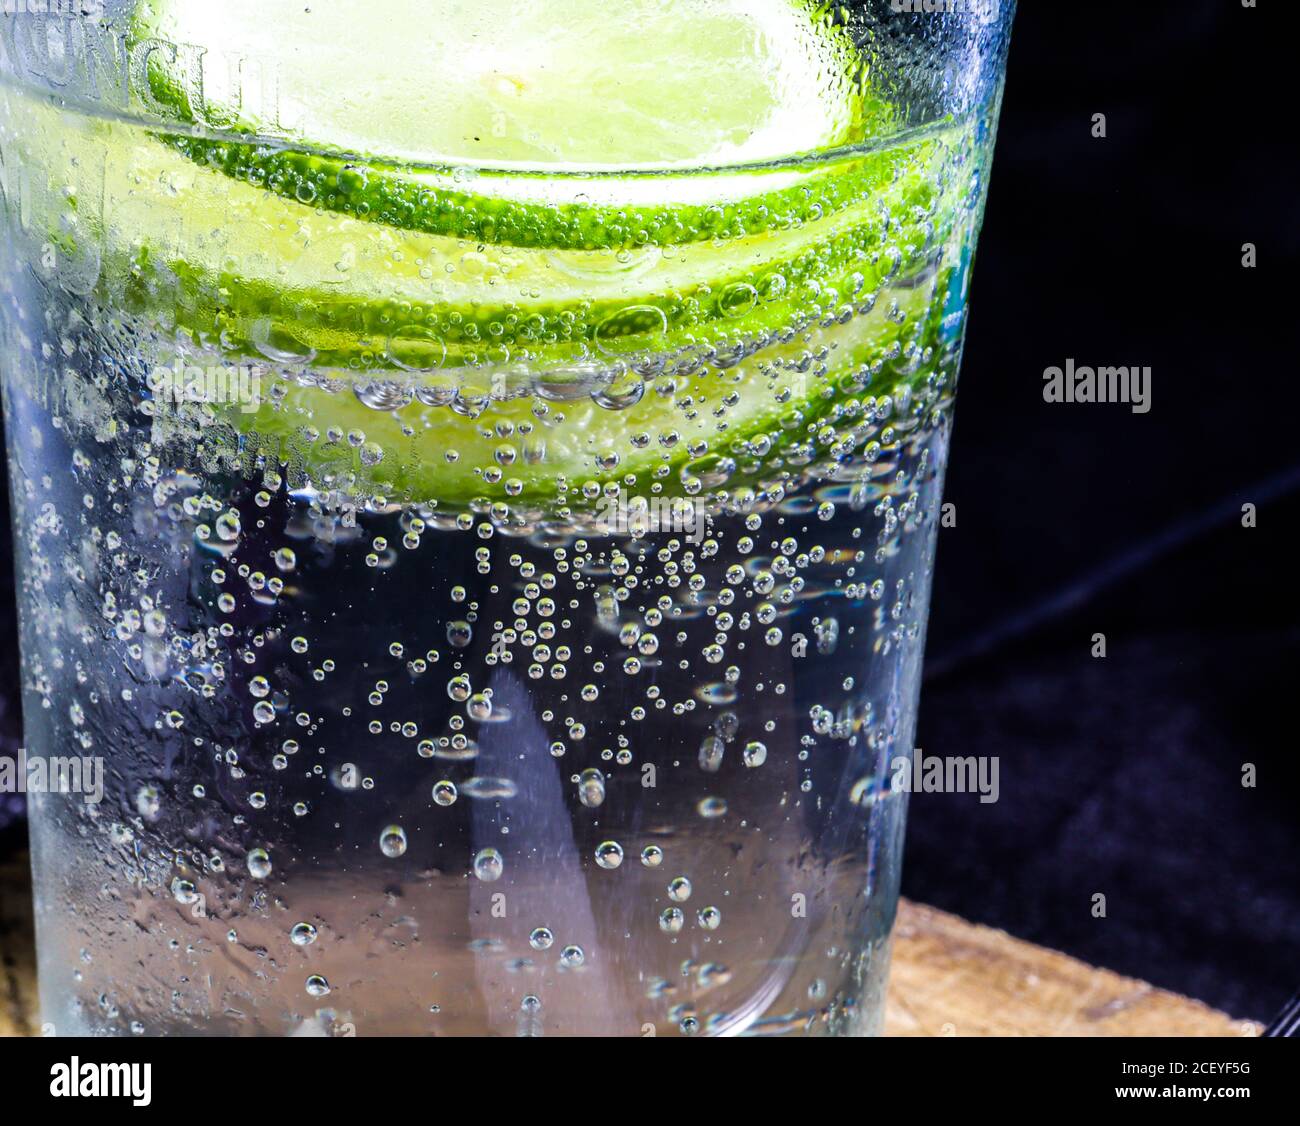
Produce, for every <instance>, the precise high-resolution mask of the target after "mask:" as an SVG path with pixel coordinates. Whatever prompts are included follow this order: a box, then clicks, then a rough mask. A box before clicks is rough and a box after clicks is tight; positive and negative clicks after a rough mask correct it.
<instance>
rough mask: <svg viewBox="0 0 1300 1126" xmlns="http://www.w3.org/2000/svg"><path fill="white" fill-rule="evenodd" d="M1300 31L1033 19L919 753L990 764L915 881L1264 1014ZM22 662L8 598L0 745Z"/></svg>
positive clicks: (1058, 941) (1129, 10)
mask: <svg viewBox="0 0 1300 1126" xmlns="http://www.w3.org/2000/svg"><path fill="white" fill-rule="evenodd" d="M1283 12H1285V16H1284V15H1283ZM1287 17H1290V18H1287ZM1295 23H1296V21H1295V19H1294V12H1292V11H1291V10H1290V5H1289V4H1283V3H1282V2H1281V0H1260V7H1259V8H1258V9H1254V10H1252V9H1244V8H1243V7H1242V6H1241V0H1178V2H1168V3H1133V2H1119V0H1114V2H1106V0H1094V2H1092V3H1088V4H1070V5H1066V4H1061V3H1053V2H1049V0H1021V4H1020V11H1019V15H1018V16H1017V22H1016V27H1015V31H1014V34H1013V37H1012V46H1011V60H1010V68H1009V76H1008V79H1007V94H1006V100H1005V103H1004V108H1003V116H1002V125H1001V131H1000V135H999V140H998V147H997V152H996V155H995V159H994V172H993V179H992V185H991V193H990V197H989V203H988V211H987V217H986V221H985V228H984V234H983V237H982V241H981V250H980V254H979V265H978V268H977V269H976V271H975V283H974V289H973V298H972V316H971V321H970V334H969V340H968V345H967V350H966V359H965V364H964V374H963V376H962V392H961V396H960V408H959V410H958V423H957V428H956V438H955V442H954V448H953V452H952V469H951V471H950V473H949V477H948V488H947V499H948V500H950V501H952V502H954V503H955V505H956V513H957V524H956V526H955V527H952V528H946V529H943V530H942V531H941V532H940V541H939V556H938V572H937V575H936V578H935V589H934V609H933V614H932V622H931V627H930V641H929V650H928V652H929V660H928V663H927V679H926V683H925V688H924V690H923V694H922V708H921V721H920V729H919V733H918V736H917V743H918V745H919V746H920V747H921V748H922V749H923V750H924V751H925V753H927V754H939V755H949V754H952V755H957V754H960V755H968V754H978V755H996V756H998V757H999V760H1000V766H1001V777H1000V784H1001V796H1000V800H999V801H998V802H997V803H996V804H991V805H981V804H979V803H978V801H977V800H976V798H975V796H973V795H972V796H962V795H926V794H922V795H916V796H914V798H913V805H912V812H911V815H910V826H909V831H908V844H907V853H906V860H905V874H904V881H903V882H904V892H905V893H906V894H908V895H910V896H912V897H914V898H917V899H920V900H924V901H926V902H928V903H932V904H935V905H936V906H939V907H943V908H947V909H949V910H952V911H956V912H958V913H960V914H961V915H963V916H965V917H967V918H969V919H972V920H976V921H979V922H985V923H990V924H994V925H996V926H1000V927H1005V928H1006V929H1008V930H1009V931H1011V932H1012V933H1013V934H1016V935H1019V936H1021V937H1024V938H1027V939H1030V940H1032V941H1034V942H1038V943H1042V944H1045V945H1047V946H1051V947H1055V948H1057V949H1061V950H1064V951H1066V952H1068V953H1070V954H1073V955H1076V956H1078V957H1081V958H1084V959H1086V960H1088V961H1090V962H1094V963H1097V964H1101V965H1105V966H1108V967H1111V968H1113V969H1115V970H1118V971H1120V972H1122V973H1127V974H1131V975H1134V976H1137V977H1141V978H1143V979H1146V980H1148V981H1151V982H1154V983H1155V984H1157V985H1161V986H1164V987H1167V988H1171V989H1175V990H1178V991H1180V992H1183V993H1187V994H1190V995H1192V996H1195V997H1199V998H1201V999H1203V1000H1205V1001H1207V1002H1209V1003H1211V1004H1213V1005H1215V1006H1217V1007H1220V1008H1223V1009H1225V1010H1227V1011H1228V1012H1229V1013H1231V1014H1233V1015H1235V1016H1242V1017H1253V1018H1256V1019H1268V1018H1269V1017H1270V1016H1271V1015H1272V1014H1273V1012H1274V1011H1275V1010H1276V1009H1277V1008H1279V1007H1280V1006H1281V1005H1282V1003H1283V1002H1284V1001H1285V999H1286V997H1287V996H1288V995H1289V994H1290V992H1291V991H1292V990H1293V989H1294V988H1295V987H1297V986H1300V765H1297V756H1298V755H1300V745H1298V743H1300V740H1298V739H1297V735H1296V715H1297V708H1296V702H1297V697H1300V693H1297V690H1296V684H1295V679H1296V673H1297V671H1298V666H1297V662H1296V655H1297V651H1298V649H1300V644H1298V643H1300V614H1298V613H1297V611H1298V610H1300V605H1298V602H1300V597H1298V596H1297V584H1296V581H1295V574H1296V567H1295V557H1294V556H1293V555H1292V554H1291V553H1290V552H1289V551H1288V550H1287V545H1288V544H1289V543H1290V542H1291V541H1292V540H1293V539H1294V537H1292V536H1290V535H1289V534H1288V533H1289V532H1290V530H1291V528H1292V527H1293V526H1294V525H1295V523H1296V521H1297V519H1300V454H1298V453H1297V450H1296V441H1295V427H1296V425H1297V423H1296V417H1297V412H1296V407H1297V405H1300V394H1297V392H1296V389H1295V380H1296V376H1297V372H1296V367H1297V364H1296V352H1295V343H1294V328H1295V319H1296V312H1295V311H1294V310H1291V311H1288V310H1286V309H1285V307H1284V306H1285V304H1286V303H1287V302H1290V303H1291V304H1292V305H1294V303H1295V300H1296V297H1297V287H1296V283H1295V278H1296V276H1297V275H1296V273H1295V267H1296V263H1297V259H1298V258H1300V253H1298V249H1300V211H1298V209H1297V201H1296V194H1297V183H1298V181H1297V177H1296V175H1295V173H1296V171H1297V161H1296V154H1297V142H1296V139H1295V135H1294V127H1293V126H1292V125H1291V124H1290V123H1289V118H1290V116H1291V106H1292V104H1293V103H1294V100H1295V99H1294V95H1293V94H1290V93H1287V94H1282V93H1281V92H1280V89H1281V86H1282V82H1283V81H1291V80H1293V79H1294V71H1295V68H1296V63H1295V60H1294V58H1293V57H1282V50H1283V49H1284V48H1285V46H1286V44H1288V43H1294V41H1295V31H1296V28H1295V27H1294V26H1292V25H1294V24H1295ZM1284 25H1285V26H1284ZM1271 46H1276V47H1277V49H1278V56H1279V57H1277V58H1273V57H1272V52H1271V50H1270V47H1271ZM1094 113H1104V114H1106V117H1107V127H1108V136H1107V137H1106V138H1105V139H1104V140H1098V139H1094V138H1093V137H1092V136H1091V128H1092V121H1091V118H1092V115H1093V114H1094ZM1246 242H1253V243H1255V244H1256V245H1257V247H1258V254H1259V266H1258V268H1257V269H1254V270H1246V269H1243V268H1242V266H1241V257H1242V244H1243V243H1246ZM1067 357H1073V358H1074V359H1075V360H1076V361H1077V362H1078V363H1080V364H1088V365H1091V366H1097V365H1149V366H1150V367H1151V368H1152V369H1153V375H1152V408H1151V410H1150V412H1149V413H1148V414H1133V413H1131V412H1130V410H1129V408H1128V407H1126V406H1124V405H1120V404H1110V405H1082V404H1080V405H1070V404H1046V403H1044V402H1043V399H1042V373H1043V370H1044V368H1046V367H1048V366H1052V365H1063V364H1064V362H1065V360H1066V358H1067ZM1247 502H1251V503H1254V504H1255V505H1257V507H1258V526H1257V527H1255V528H1253V529H1246V528H1243V527H1242V523H1241V506H1242V504H1244V503H1247ZM0 503H2V502H0ZM7 525H8V521H7V516H6V517H5V521H4V526H5V527H7ZM10 582H11V578H10V559H9V553H8V551H7V550H5V551H4V552H3V553H0V590H4V591H6V592H7V590H8V588H9V586H10ZM1094 633H1104V634H1105V635H1106V640H1107V654H1108V655H1107V656H1106V658H1105V659H1102V660H1099V659H1094V658H1093V657H1092V656H1091V655H1090V650H1091V645H1092V635H1093V634H1094ZM15 646H16V642H15V634H14V627H13V605H12V599H11V598H10V597H8V595H7V594H5V596H4V597H3V598H0V739H2V740H3V743H4V746H5V749H6V750H12V748H13V747H14V746H15V745H16V740H17V739H18V737H19V716H18V703H17V698H16V697H17V686H18V680H17V655H16V648H15ZM1246 762H1251V763H1254V764H1255V766H1256V768H1257V771H1258V785H1257V786H1256V787H1255V788H1253V789H1246V788H1243V786H1242V784H1241V772H1242V764H1243V763H1246ZM12 800H13V799H10V798H6V796H4V795H0V853H3V852H7V851H9V850H12V849H14V848H17V847H20V845H21V843H22V837H23V829H22V826H21V823H20V822H16V821H15V820H14V819H13V817H12V815H11V814H7V813H6V812H5V810H6V807H5V805H4V804H3V803H5V802H6V801H9V802H12ZM6 823H7V827H6ZM1099 892H1100V893H1103V894H1104V895H1105V896H1106V906H1107V914H1106V917H1105V918H1100V919H1099V918H1094V917H1093V915H1092V897H1093V895H1094V894H1096V893H1099Z"/></svg>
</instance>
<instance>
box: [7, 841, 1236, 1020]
mask: <svg viewBox="0 0 1300 1126" xmlns="http://www.w3.org/2000/svg"><path fill="white" fill-rule="evenodd" d="M0 970H2V971H3V976H2V977H0V1036H33V1035H36V1033H37V1031H38V1029H39V1022H38V1019H37V1016H36V958H35V954H34V950H33V945H32V912H31V888H30V882H29V876H28V868H27V860H26V857H20V858H18V859H15V860H10V861H8V862H7V863H5V864H0ZM885 1031H886V1033H887V1034H889V1035H892V1036H1156V1035H1163V1036H1223V1035H1244V1036H1252V1035H1256V1034H1258V1032H1259V1026H1258V1025H1256V1024H1253V1023H1251V1022H1250V1021H1234V1020H1233V1019H1231V1018H1230V1017H1227V1016H1225V1015H1224V1014H1223V1013H1219V1012H1215V1011H1214V1010H1213V1009H1211V1008H1208V1007H1207V1006H1205V1005H1202V1004H1201V1003H1200V1002H1199V1001H1191V1000H1188V999H1187V998H1186V997H1180V996H1178V995H1177V994H1174V993H1168V992H1165V991H1164V990H1162V989H1156V988H1155V987H1153V986H1151V985H1147V984H1146V983H1145V982H1141V981H1134V980H1133V979H1131V978H1124V977H1120V976H1119V975H1118V974H1113V973H1111V972H1110V971H1109V970H1099V969H1094V968H1093V967H1091V966H1087V965H1084V964H1083V963H1082V962H1078V961H1076V960H1075V959H1073V958H1068V957H1066V956H1065V955H1064V954H1058V953H1056V952H1055V951H1052V950H1044V949H1043V948H1042V947H1039V946H1034V945H1033V944H1032V943H1028V942H1022V941H1020V940H1019V939H1016V938H1012V937H1011V936H1010V935H1008V934H1006V933H1004V932H1002V931H997V930H992V929H991V928H989V927H982V926H977V925H975V924H972V923H968V922H966V921H964V920H962V919H959V918H957V916H955V915H949V914H947V913H945V912H943V911H937V910H935V909H934V908H933V907H924V906H921V905H919V904H915V903H908V902H907V901H904V902H903V903H902V905H901V906H900V909H899V916H898V925H897V928H896V930H895V936H894V960H893V971H892V973H891V976H890V984H889V1002H888V1007H887V1011H886V1017H885Z"/></svg>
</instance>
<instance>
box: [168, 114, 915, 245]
mask: <svg viewBox="0 0 1300 1126" xmlns="http://www.w3.org/2000/svg"><path fill="white" fill-rule="evenodd" d="M158 137H159V139H160V140H162V141H163V142H164V143H165V144H167V145H170V146H171V147H172V148H174V149H175V150H176V151H177V152H180V153H182V154H184V155H185V156H186V157H188V158H189V159H191V160H194V161H197V162H199V163H200V164H203V165H205V166H206V167H210V168H215V169H217V170H218V171H220V172H222V173H224V174H225V175H227V176H230V177H232V178H235V179H239V180H244V181H247V182H248V183H250V184H254V185H256V186H258V187H262V188H265V189H266V190H267V191H270V192H273V193H275V194H276V195H279V196H282V197H284V198H285V199H291V200H295V201H296V202H298V203H305V204H308V205H310V206H313V207H321V208H325V209H327V210H329V211H335V212H339V213H341V214H344V215H349V216H352V217H353V218H357V219H364V220H368V221H370V222H376V223H382V224H384V225H385V226H389V227H395V228H397V229H399V230H408V231H419V232H421V233H424V234H434V235H445V236H448V237H451V238H461V239H467V240H470V241H474V242H485V243H495V244H506V245H510V246H520V247H531V248H545V249H557V250H603V249H614V250H619V249H624V248H628V247H641V246H647V245H654V246H675V245H681V244H683V243H691V242H704V241H708V240H711V239H723V238H738V237H743V236H745V235H753V234H759V233H761V232H763V231H768V230H781V229H784V228H787V227H789V226H791V225H793V224H797V223H804V222H809V221H813V220H817V219H821V218H823V217H825V216H828V215H834V214H838V213H839V212H842V211H845V210H847V209H849V208H851V207H853V206H854V205H856V204H859V203H861V202H862V201H864V200H866V199H868V198H870V197H871V196H872V195H873V194H874V193H876V192H878V191H880V190H881V188H883V187H885V186H887V185H888V184H889V182H890V177H891V175H892V171H893V160H892V158H891V157H890V156H888V155H885V154H873V155H869V156H859V157H855V158H852V159H844V160H841V161H839V162H837V163H838V165H839V166H838V167H829V168H828V167H820V168H818V170H817V171H816V172H811V173H809V175H808V176H807V177H806V178H805V179H803V180H802V181H801V182H800V183H798V184H796V185H794V186H788V187H784V188H780V189H776V190H773V191H767V192H764V191H759V192H757V193H756V194H753V195H747V196H745V197H744V198H741V199H731V200H723V201H719V202H713V203H708V204H687V203H671V202H667V203H663V204H659V205H656V206H654V207H627V206H610V205H600V204H579V203H560V204H556V205H550V204H545V203H540V202H536V201H528V200H526V199H512V198H510V197H509V196H507V195H503V194H495V193H482V194H477V193H472V192H467V191H462V190H458V189H455V188H451V187H447V186H445V185H441V184H438V183H436V182H432V180H433V177H435V176H437V175H438V173H430V174H429V175H428V176H426V178H425V179H413V178H410V177H408V176H406V175H404V174H403V170H402V169H400V168H397V167H394V166H390V165H384V164H377V163H373V162H367V163H365V164H364V165H362V164H361V163H360V162H359V161H358V160H356V159H351V160H347V159H344V158H341V157H332V156H324V155H319V154H314V153H306V152H296V151H293V150H291V149H283V148H273V147H269V146H266V145H260V144H252V143H243V142H238V141H224V140H212V139H208V138H203V137H185V136H177V135H172V134H158ZM441 175H444V176H446V178H447V179H450V178H451V173H450V170H448V171H446V172H444V173H441ZM774 175H775V173H773V172H764V171H762V170H755V171H752V172H749V173H747V176H746V178H747V179H748V180H750V181H752V182H753V183H755V184H758V183H761V181H762V179H763V178H764V177H765V176H769V177H770V176H774ZM480 178H481V179H483V180H485V181H487V180H491V179H501V180H505V179H507V178H506V177H504V176H500V177H493V176H489V175H488V174H481V177H480ZM664 178H665V179H667V178H668V177H666V176H665V177H664ZM513 179H515V180H516V182H521V181H524V180H525V178H523V177H513Z"/></svg>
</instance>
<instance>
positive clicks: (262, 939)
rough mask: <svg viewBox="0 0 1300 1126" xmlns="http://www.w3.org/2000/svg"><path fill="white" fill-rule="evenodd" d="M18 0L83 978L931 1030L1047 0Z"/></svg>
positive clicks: (34, 448)
mask: <svg viewBox="0 0 1300 1126" xmlns="http://www.w3.org/2000/svg"><path fill="white" fill-rule="evenodd" d="M15 8H16V10H15V11H14V12H12V13H10V11H9V7H8V6H7V7H6V13H7V14H5V15H4V16H3V17H0V195H2V198H3V206H4V227H3V249H2V251H0V256H2V258H0V332H2V333H3V345H4V349H3V355H4V372H3V377H4V412H5V426H6V433H7V436H8V459H9V460H8V464H9V473H10V484H11V489H12V496H13V519H14V544H15V548H14V551H15V557H16V562H17V568H18V574H19V584H18V601H19V608H20V617H21V630H22V657H23V677H24V697H23V701H24V717H25V724H26V740H27V753H28V755H29V756H30V764H29V765H33V766H35V765H39V766H40V767H41V773H42V775H43V776H44V777H45V778H46V779H47V780H48V784H47V785H44V786H41V785H33V787H32V788H33V790H34V791H36V792H34V793H32V795H31V798H30V814H31V834H32V859H33V866H34V874H35V887H36V901H37V920H38V940H39V962H40V983H41V984H40V988H41V1002H42V1006H43V1010H44V1020H45V1021H46V1022H47V1023H48V1024H49V1025H50V1026H52V1027H53V1029H54V1030H55V1031H56V1032H67V1033H103V1034H129V1033H135V1034H146V1035H154V1034H219V1035H220V1034H297V1035H303V1034H319V1035H340V1034H342V1035H349V1034H356V1035H379V1034H432V1035H449V1034H484V1033H493V1034H504V1035H543V1034H545V1035H553V1034H588V1035H592V1034H594V1035H629V1036H638V1035H652V1034H661V1035H662V1034H672V1035H691V1034H697V1033H698V1034H735V1033H746V1032H749V1033H805V1034H808V1033H821V1034H824V1033H832V1034H842V1033H861V1032H873V1031H877V1030H879V1028H880V1026H881V1021H882V1007H883V993H884V983H885V978H886V973H887V968H888V945H889V934H890V928H891V924H892V921H893V917H894V913H895V908H896V903H897V895H898V880H899V864H900V849H901V842H902V835H903V815H904V805H905V801H904V799H905V795H904V794H903V793H901V792H900V791H899V789H898V788H896V787H895V786H894V785H893V781H894V777H895V775H894V769H895V768H896V766H897V765H898V763H899V762H900V761H902V762H906V761H907V759H908V756H909V755H910V754H911V747H912V739H913V732H914V725H915V715H916V705H917V692H918V680H919V673H920V668H921V658H922V647H923V642H924V634H925V624H926V612H927V600H928V594H929V586H930V575H931V569H932V563H933V551H934V532H935V526H936V522H937V518H938V511H939V503H940V490H941V485H942V477H943V470H944V463H945V458H946V453H947V447H948V436H949V432H950V427H951V425H952V404H953V392H954V388H955V386H956V380H957V369H958V362H959V357H960V352H961V343H962V334H963V328H964V324H965V318H966V298H967V289H968V283H969V276H970V266H971V258H972V253H973V250H974V246H975V238H976V234H977V231H978V229H979V225H980V217H981V210H982V206H983V200H984V193H985V190H986V186H987V180H988V169H989V160H990V154H991V149H992V145H993V136H994V127H995V124H996V118H997V112H998V105H999V99H1000V92H1001V83H1002V75H1003V70H1004V62H1005V54H1006V48H1007V40H1008V35H1009V29H1010V23H1011V19H1012V9H1013V5H1012V4H1011V3H1010V2H997V0H982V2H978V3H973V2H972V3H964V2H961V0H951V2H948V0H943V2H933V0H924V2H922V0H916V2H909V0H888V2H859V0H851V2H846V3H841V4H833V5H832V4H824V3H814V2H813V0H743V2H742V0H563V2H561V0H534V2H533V3H530V4H519V3H517V2H516V0H473V2H470V0H383V2H373V0H365V2H362V0H335V2H334V3H330V4H314V5H304V4H303V3H301V0H292V2H291V0H224V2H223V3H222V4H213V3H211V2H210V0H138V2H136V0H131V2H126V3H122V2H114V0H106V2H95V0H84V2H81V3H76V4H65V3H58V4H28V5H21V4H20V5H16V6H15ZM33 777H35V775H33Z"/></svg>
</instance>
